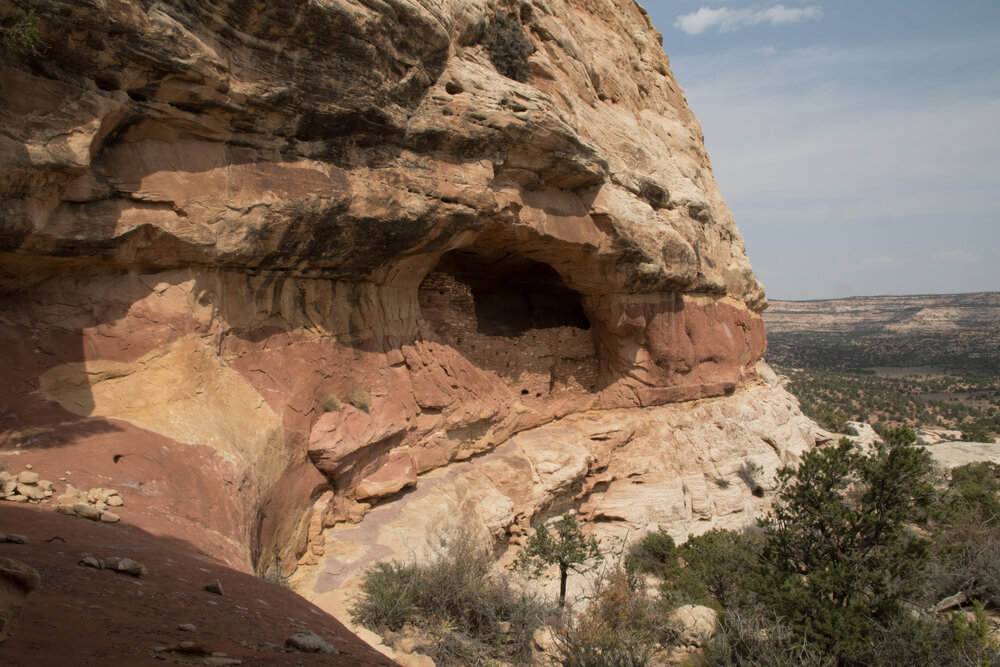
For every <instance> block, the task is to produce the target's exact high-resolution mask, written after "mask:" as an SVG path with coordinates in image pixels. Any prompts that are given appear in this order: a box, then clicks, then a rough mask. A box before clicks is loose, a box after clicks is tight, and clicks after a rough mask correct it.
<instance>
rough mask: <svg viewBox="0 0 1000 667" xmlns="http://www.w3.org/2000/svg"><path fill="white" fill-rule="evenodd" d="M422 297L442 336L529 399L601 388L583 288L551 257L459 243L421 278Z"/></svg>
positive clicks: (424, 308)
mask: <svg viewBox="0 0 1000 667" xmlns="http://www.w3.org/2000/svg"><path fill="white" fill-rule="evenodd" d="M419 303H420V310H421V312H422V314H423V317H424V319H425V320H426V321H427V322H428V323H429V324H430V326H431V328H432V329H433V331H434V333H435V335H436V336H437V337H438V338H439V339H440V340H441V342H443V343H445V344H447V345H451V346H452V347H454V348H455V349H456V350H458V351H459V352H460V353H461V354H462V355H463V356H464V357H465V358H467V359H468V360H469V361H471V362H472V363H474V364H475V365H476V366H478V367H479V368H482V369H484V370H490V371H493V372H495V373H497V374H498V375H500V376H501V377H504V378H508V379H510V381H511V382H513V383H514V384H515V385H516V387H517V388H519V391H520V394H521V396H522V397H523V398H524V399H542V398H545V397H548V396H551V395H553V394H562V393H566V392H575V391H587V392H591V391H595V390H596V389H597V388H598V387H597V375H598V368H597V353H596V350H595V347H594V340H593V337H592V335H591V332H590V321H589V320H588V319H587V315H586V313H585V312H584V310H583V306H582V304H581V303H580V295H579V294H578V293H577V292H575V291H574V290H572V289H571V288H570V287H569V286H567V285H566V283H565V282H564V281H563V280H562V278H561V277H560V275H559V273H558V272H556V270H555V269H553V268H552V267H551V266H549V265H548V264H545V263H542V262H537V261H534V260H532V259H530V258H529V257H526V256H524V255H522V254H520V253H517V252H510V251H507V250H504V249H503V248H502V247H498V248H479V247H471V248H463V249H460V250H453V251H451V252H449V253H447V254H445V255H444V256H443V257H442V258H441V260H440V261H439V262H438V264H437V265H436V266H435V267H434V268H433V269H432V270H431V272H430V273H429V274H428V275H427V277H426V278H424V280H423V282H422V283H421V284H420V290H419Z"/></svg>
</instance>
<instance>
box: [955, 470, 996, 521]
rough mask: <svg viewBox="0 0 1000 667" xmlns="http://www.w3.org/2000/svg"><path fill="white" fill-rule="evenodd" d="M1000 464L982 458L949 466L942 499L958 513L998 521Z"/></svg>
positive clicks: (982, 519) (983, 519)
mask: <svg viewBox="0 0 1000 667" xmlns="http://www.w3.org/2000/svg"><path fill="white" fill-rule="evenodd" d="M998 493H1000V465H997V464H996V463H993V462H989V461H983V462H979V463H969V464H967V465H964V466H959V467H957V468H954V469H952V471H951V481H950V482H949V484H948V491H947V492H946V493H945V502H947V503H950V504H952V505H953V506H954V507H955V509H956V511H957V512H959V513H969V514H971V515H972V516H975V517H978V518H979V519H980V520H981V521H983V522H986V523H1000V495H998Z"/></svg>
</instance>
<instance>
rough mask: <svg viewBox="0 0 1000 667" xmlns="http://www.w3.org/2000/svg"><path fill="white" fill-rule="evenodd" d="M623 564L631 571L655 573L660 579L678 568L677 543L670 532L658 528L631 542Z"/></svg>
mask: <svg viewBox="0 0 1000 667" xmlns="http://www.w3.org/2000/svg"><path fill="white" fill-rule="evenodd" d="M625 566H626V568H628V569H629V570H631V571H639V572H643V573H646V574H655V575H656V576H657V577H659V578H660V579H663V578H665V577H666V576H667V573H672V572H674V571H675V570H677V568H678V563H677V545H676V544H674V538H673V537H671V536H670V533H668V532H667V531H665V530H663V529H662V528H660V529H659V530H657V531H656V532H655V533H654V532H652V531H651V532H648V533H646V534H645V535H643V536H642V538H640V539H638V540H636V541H635V542H633V543H632V544H631V545H630V546H629V549H628V555H627V556H626V557H625Z"/></svg>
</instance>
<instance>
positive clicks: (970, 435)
mask: <svg viewBox="0 0 1000 667" xmlns="http://www.w3.org/2000/svg"><path fill="white" fill-rule="evenodd" d="M962 441H963V442H988V443H994V442H996V438H994V437H993V436H992V435H990V432H989V430H987V428H986V426H985V425H983V424H977V423H969V424H962Z"/></svg>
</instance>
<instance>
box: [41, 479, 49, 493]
mask: <svg viewBox="0 0 1000 667" xmlns="http://www.w3.org/2000/svg"><path fill="white" fill-rule="evenodd" d="M38 486H39V487H40V488H41V489H42V490H43V491H51V490H52V482H51V481H49V480H47V479H43V480H41V481H40V482H38Z"/></svg>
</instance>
